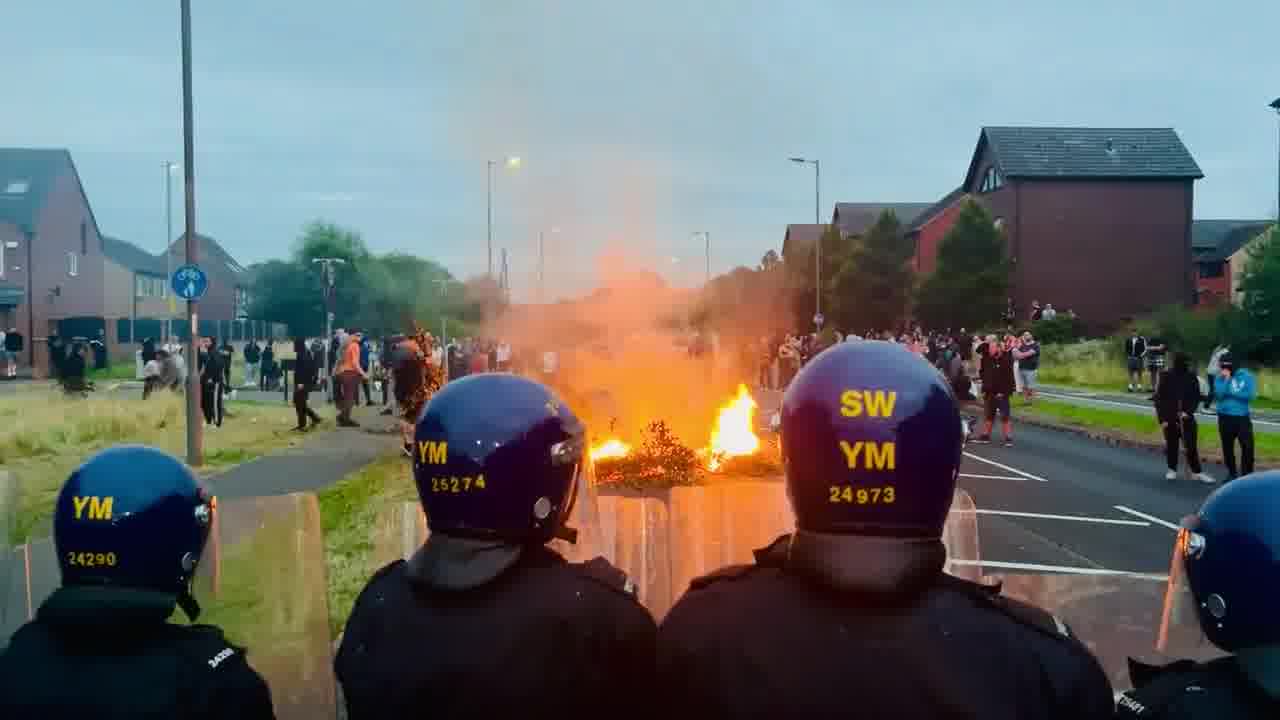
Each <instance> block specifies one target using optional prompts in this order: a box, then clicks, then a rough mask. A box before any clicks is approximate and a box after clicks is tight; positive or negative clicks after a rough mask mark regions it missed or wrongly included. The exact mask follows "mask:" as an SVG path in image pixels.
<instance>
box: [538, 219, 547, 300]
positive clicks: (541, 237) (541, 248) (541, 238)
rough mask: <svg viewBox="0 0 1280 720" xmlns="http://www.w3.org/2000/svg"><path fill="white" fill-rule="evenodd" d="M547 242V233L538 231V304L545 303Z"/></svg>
mask: <svg viewBox="0 0 1280 720" xmlns="http://www.w3.org/2000/svg"><path fill="white" fill-rule="evenodd" d="M545 244H546V238H545V233H543V232H542V231H541V230H539V231H538V304H539V305H541V304H542V303H543V296H542V293H543V284H544V282H545V276H544V275H543V272H544V270H545V265H544V264H543V263H544V261H545V260H546V254H545Z"/></svg>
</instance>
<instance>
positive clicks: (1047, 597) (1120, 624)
mask: <svg viewBox="0 0 1280 720" xmlns="http://www.w3.org/2000/svg"><path fill="white" fill-rule="evenodd" d="M986 581H987V582H992V583H994V582H1000V583H1001V587H1002V589H1001V592H1002V593H1003V594H1005V595H1007V596H1009V597H1013V598H1017V599H1019V600H1022V601H1024V602H1028V603H1031V604H1032V605H1035V606H1037V607H1040V608H1043V609H1044V610H1046V611H1048V612H1051V613H1053V614H1054V615H1056V616H1057V617H1058V618H1059V619H1061V620H1062V621H1063V622H1065V623H1066V624H1067V626H1068V627H1069V628H1070V630H1071V632H1072V633H1073V634H1074V635H1075V636H1076V637H1077V638H1078V639H1079V640H1080V641H1081V642H1083V643H1084V644H1085V645H1086V646H1087V647H1088V648H1089V650H1090V651H1092V652H1093V654H1094V656H1096V657H1097V658H1098V661H1099V662H1100V663H1101V664H1102V668H1103V670H1105V671H1106V673H1107V677H1108V678H1110V680H1111V686H1112V688H1113V689H1115V690H1116V692H1123V691H1125V690H1129V689H1131V688H1132V687H1133V685H1132V683H1131V682H1130V680H1129V665H1128V659H1129V658H1133V659H1135V660H1140V661H1142V662H1146V663H1151V664H1165V663H1169V662H1173V661H1174V660H1179V659H1184V658H1190V659H1193V660H1210V659H1212V658H1215V657H1219V656H1221V655H1224V654H1225V653H1224V652H1222V651H1221V650H1219V649H1217V648H1216V647H1214V646H1212V645H1209V644H1208V643H1207V642H1206V641H1203V636H1202V635H1201V633H1200V626H1199V621H1198V620H1197V619H1196V617H1195V612H1194V609H1193V608H1188V609H1187V611H1186V612H1179V613H1173V614H1171V615H1170V616H1169V617H1168V618H1167V619H1165V618H1162V615H1163V613H1162V609H1163V607H1164V600H1165V594H1166V593H1165V591H1166V586H1167V580H1166V579H1165V578H1164V577H1163V576H1160V575H1138V574H1115V575H1047V574H1046V575H992V576H989V577H988V578H986ZM1162 619H1165V620H1166V622H1164V623H1163V632H1162V622H1161V621H1162ZM1162 635H1163V636H1164V639H1165V643H1164V647H1163V649H1158V645H1159V641H1160V640H1161V636H1162Z"/></svg>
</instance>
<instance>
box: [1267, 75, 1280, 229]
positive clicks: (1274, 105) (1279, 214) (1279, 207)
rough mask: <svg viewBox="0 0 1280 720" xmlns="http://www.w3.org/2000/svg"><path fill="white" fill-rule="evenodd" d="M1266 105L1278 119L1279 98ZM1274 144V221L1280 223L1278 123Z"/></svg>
mask: <svg viewBox="0 0 1280 720" xmlns="http://www.w3.org/2000/svg"><path fill="white" fill-rule="evenodd" d="M1267 107H1269V108H1271V109H1272V110H1275V111H1276V119H1277V120H1280V98H1276V99H1275V100H1272V101H1271V104H1270V105H1268V106H1267ZM1276 137H1277V145H1276V223H1277V224H1280V125H1277V136H1276Z"/></svg>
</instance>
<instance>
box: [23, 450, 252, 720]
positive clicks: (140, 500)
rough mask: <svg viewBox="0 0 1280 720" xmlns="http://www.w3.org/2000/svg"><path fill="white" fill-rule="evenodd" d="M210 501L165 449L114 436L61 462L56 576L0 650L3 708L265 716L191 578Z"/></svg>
mask: <svg viewBox="0 0 1280 720" xmlns="http://www.w3.org/2000/svg"><path fill="white" fill-rule="evenodd" d="M213 508H214V501H213V498H212V497H211V496H209V495H208V494H207V493H206V492H205V491H204V490H203V489H202V488H201V487H200V485H199V484H198V483H197V482H196V478H195V476H194V475H192V473H191V471H190V470H188V469H187V467H186V466H185V465H183V464H182V463H181V462H179V461H178V460H176V459H174V458H173V457H170V456H169V455H167V454H165V453H163V452H161V451H159V450H155V449H153V448H148V447H142V446H137V445H126V446H120V447H115V448H111V449H109V450H104V451H102V452H100V453H98V454H97V455H94V456H93V457H92V458H90V459H89V460H88V461H86V462H85V463H84V464H83V465H81V466H80V467H79V468H78V469H76V471H75V472H73V473H72V474H71V477H70V478H68V480H67V482H66V484H65V485H63V487H62V491H61V492H60V493H59V495H58V499H57V505H56V507H55V510H54V519H53V533H54V544H55V546H56V549H57V553H58V563H59V565H60V567H61V571H62V585H61V587H60V588H59V589H58V590H56V591H54V593H53V594H52V595H51V596H49V598H48V599H47V600H46V601H45V602H44V604H42V605H41V606H40V609H39V612H38V613H37V615H36V618H35V620H33V621H32V622H30V623H27V624H26V625H24V626H23V627H22V628H21V629H19V630H18V631H17V633H15V634H14V636H13V638H12V639H11V641H10V643H9V646H8V647H7V648H6V649H5V650H4V652H3V653H2V654H0V717H3V718H49V719H53V718H77V719H79V718H193V717H199V718H235V719H236V720H258V719H259V718H273V717H274V713H273V711H272V705H271V694H270V691H269V690H268V689H267V685H266V683H264V682H263V680H262V678H261V677H259V676H258V674H257V673H256V672H254V670H253V669H251V668H250V667H249V665H248V663H247V662H246V661H245V657H244V651H243V649H241V648H238V647H235V646H233V645H231V644H230V643H229V642H228V641H227V639H226V638H225V637H224V636H223V634H222V631H221V630H219V629H218V628H216V627H212V626H209V625H181V624H175V623H170V622H167V620H168V618H169V617H170V616H171V615H172V614H173V612H174V609H175V608H176V607H180V608H182V610H183V611H184V612H185V613H186V615H187V616H188V617H189V618H190V619H191V620H192V621H194V620H195V619H196V617H197V616H198V615H199V613H200V608H199V605H198V604H197V603H196V601H195V599H194V598H193V597H192V596H191V592H190V587H191V578H192V575H193V574H194V572H195V569H196V564H197V563H198V562H199V559H200V555H201V552H202V551H203V550H204V547H205V542H206V541H207V540H208V537H209V530H210V525H211V523H212V519H213Z"/></svg>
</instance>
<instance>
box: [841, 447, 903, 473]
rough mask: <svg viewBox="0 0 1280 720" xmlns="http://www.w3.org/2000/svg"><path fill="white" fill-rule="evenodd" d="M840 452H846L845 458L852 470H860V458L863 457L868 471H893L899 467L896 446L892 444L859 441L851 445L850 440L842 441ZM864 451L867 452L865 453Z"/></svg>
mask: <svg viewBox="0 0 1280 720" xmlns="http://www.w3.org/2000/svg"><path fill="white" fill-rule="evenodd" d="M840 450H841V451H843V452H844V458H845V461H846V462H847V463H848V465H849V469H850V470H857V469H858V458H859V457H862V460H863V466H864V467H865V468H866V469H867V470H893V469H894V468H895V467H896V465H897V457H896V456H897V453H896V446H895V445H894V443H891V442H883V443H875V442H864V441H862V440H859V441H857V442H855V443H853V444H852V445H850V444H849V441H848V440H841V441H840ZM863 450H866V452H865V453H864V452H863Z"/></svg>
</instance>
